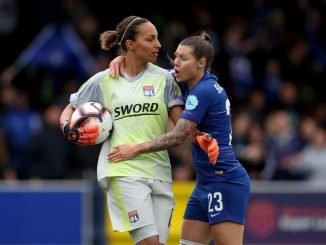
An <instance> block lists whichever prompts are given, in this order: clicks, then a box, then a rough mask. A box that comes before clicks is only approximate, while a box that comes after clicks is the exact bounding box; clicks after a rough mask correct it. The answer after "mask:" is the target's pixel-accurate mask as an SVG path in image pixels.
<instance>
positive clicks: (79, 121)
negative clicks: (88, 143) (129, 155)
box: [70, 102, 113, 144]
mask: <svg viewBox="0 0 326 245" xmlns="http://www.w3.org/2000/svg"><path fill="white" fill-rule="evenodd" d="M91 125H97V126H98V127H99V130H98V132H99V134H98V138H97V140H96V142H95V143H94V144H100V143H103V142H104V141H105V140H106V139H107V138H108V137H109V136H110V133H111V130H112V128H113V118H112V115H111V113H110V111H109V110H108V109H106V108H105V107H104V106H103V105H102V104H100V103H98V102H86V103H84V104H82V105H80V106H78V108H77V109H76V110H75V111H74V112H73V114H72V116H71V123H70V128H74V127H75V126H77V127H87V126H91Z"/></svg>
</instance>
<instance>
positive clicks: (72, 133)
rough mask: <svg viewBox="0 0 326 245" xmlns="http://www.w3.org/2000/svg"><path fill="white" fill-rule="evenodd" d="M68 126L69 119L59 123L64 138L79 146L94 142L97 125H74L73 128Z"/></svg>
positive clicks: (96, 135)
mask: <svg viewBox="0 0 326 245" xmlns="http://www.w3.org/2000/svg"><path fill="white" fill-rule="evenodd" d="M70 126H71V125H70V121H66V122H65V123H63V124H61V130H62V133H63V135H64V136H65V137H66V139H68V140H69V141H71V142H73V143H75V144H77V145H80V146H87V145H93V144H95V142H96V140H97V137H98V126H97V125H93V126H87V127H82V126H81V127H79V126H78V125H75V126H74V127H73V128H70Z"/></svg>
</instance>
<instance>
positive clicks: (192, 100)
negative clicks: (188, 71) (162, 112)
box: [186, 95, 198, 110]
mask: <svg viewBox="0 0 326 245" xmlns="http://www.w3.org/2000/svg"><path fill="white" fill-rule="evenodd" d="M197 105H198V99H197V97H196V96H195V95H189V96H188V98H187V101H186V110H193V109H195V108H196V107H197Z"/></svg>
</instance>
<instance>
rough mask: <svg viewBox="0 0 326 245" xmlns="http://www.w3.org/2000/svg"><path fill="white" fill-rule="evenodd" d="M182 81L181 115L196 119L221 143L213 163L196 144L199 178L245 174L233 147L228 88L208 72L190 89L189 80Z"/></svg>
mask: <svg viewBox="0 0 326 245" xmlns="http://www.w3.org/2000/svg"><path fill="white" fill-rule="evenodd" d="M179 85H180V88H181V91H182V92H183V93H184V96H185V98H186V104H185V109H184V111H183V112H182V114H181V118H184V119H187V120H189V121H192V122H195V123H196V124H197V126H198V129H199V130H200V131H202V132H206V133H209V134H211V135H212V137H214V138H215V139H216V140H217V142H218V145H219V147H220V154H219V157H218V159H217V164H216V165H212V164H211V163H210V162H209V160H208V156H207V153H206V152H204V151H203V150H201V149H200V147H199V146H197V145H196V144H193V161H194V164H195V167H196V176H197V181H201V180H203V181H207V180H220V179H222V178H223V177H226V178H229V177H230V176H232V177H234V178H235V177H238V176H241V175H244V174H246V170H245V169H244V168H243V166H242V165H241V163H240V162H239V161H238V159H237V158H236V156H235V152H234V150H233V146H232V127H231V126H232V125H231V105H230V101H229V99H228V96H227V94H226V91H225V90H224V88H223V87H221V86H220V84H219V83H218V82H217V77H215V76H214V75H212V74H210V73H209V72H206V73H205V74H204V76H203V77H202V79H201V80H200V81H199V83H198V84H197V85H196V86H195V87H194V88H193V89H192V90H191V91H189V89H188V86H187V84H185V83H179ZM216 177H218V178H216Z"/></svg>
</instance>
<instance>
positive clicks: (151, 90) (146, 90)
mask: <svg viewBox="0 0 326 245" xmlns="http://www.w3.org/2000/svg"><path fill="white" fill-rule="evenodd" d="M143 91H144V96H147V97H152V96H155V92H154V87H153V86H144V87H143Z"/></svg>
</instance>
